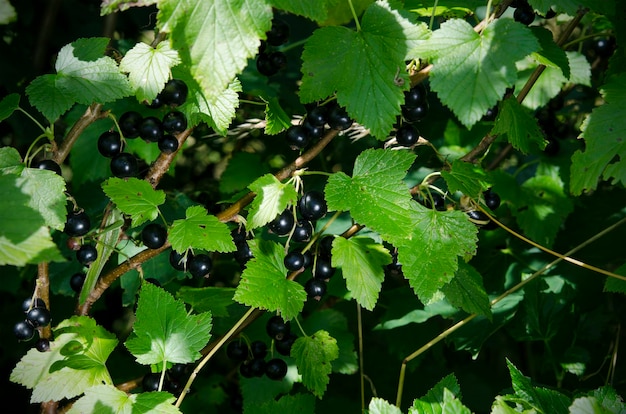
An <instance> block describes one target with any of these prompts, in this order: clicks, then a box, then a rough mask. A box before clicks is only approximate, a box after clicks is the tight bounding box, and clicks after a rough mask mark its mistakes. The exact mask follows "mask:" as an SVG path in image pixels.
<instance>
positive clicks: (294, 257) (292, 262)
mask: <svg viewBox="0 0 626 414" xmlns="http://www.w3.org/2000/svg"><path fill="white" fill-rule="evenodd" d="M284 263H285V267H286V268H287V270H290V271H292V272H295V271H296V270H300V269H302V268H303V267H304V255H303V254H302V253H300V252H296V251H292V252H289V253H287V255H286V256H285V260H284Z"/></svg>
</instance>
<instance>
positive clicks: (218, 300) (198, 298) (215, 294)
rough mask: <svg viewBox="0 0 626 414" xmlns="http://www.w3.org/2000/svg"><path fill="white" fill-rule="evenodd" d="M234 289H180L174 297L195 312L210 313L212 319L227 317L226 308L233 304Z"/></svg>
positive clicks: (188, 287) (211, 287)
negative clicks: (188, 305)
mask: <svg viewBox="0 0 626 414" xmlns="http://www.w3.org/2000/svg"><path fill="white" fill-rule="evenodd" d="M234 294H235V288H227V287H214V286H207V287H201V288H194V287H190V286H183V287H181V288H180V289H179V290H178V292H177V293H176V296H177V297H178V299H180V300H182V301H183V302H185V303H188V304H190V305H191V306H192V307H193V309H194V310H195V311H196V312H211V315H213V317H221V316H228V310H227V308H228V307H229V306H230V305H232V304H233V295H234Z"/></svg>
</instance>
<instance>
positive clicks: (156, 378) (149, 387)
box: [141, 372, 161, 392]
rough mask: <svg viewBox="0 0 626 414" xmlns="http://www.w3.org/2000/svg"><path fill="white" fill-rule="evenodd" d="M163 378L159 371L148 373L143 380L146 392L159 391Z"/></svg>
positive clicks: (142, 383) (142, 384)
mask: <svg viewBox="0 0 626 414" xmlns="http://www.w3.org/2000/svg"><path fill="white" fill-rule="evenodd" d="M160 380H161V374H160V373H158V372H150V373H149V374H146V375H145V376H144V377H143V379H142V380H141V386H142V387H143V391H144V392H150V391H157V390H158V389H159V382H160Z"/></svg>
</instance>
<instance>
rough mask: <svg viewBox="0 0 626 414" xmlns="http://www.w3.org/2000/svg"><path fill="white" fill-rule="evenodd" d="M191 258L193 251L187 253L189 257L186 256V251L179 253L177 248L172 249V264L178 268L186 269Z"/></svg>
mask: <svg viewBox="0 0 626 414" xmlns="http://www.w3.org/2000/svg"><path fill="white" fill-rule="evenodd" d="M190 258H191V253H187V257H185V254H184V253H178V252H177V251H176V250H174V249H172V251H171V252H170V258H169V260H170V265H171V266H172V267H173V268H174V269H176V270H180V271H185V270H186V269H187V263H188V262H189V259H190Z"/></svg>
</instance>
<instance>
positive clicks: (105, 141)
mask: <svg viewBox="0 0 626 414" xmlns="http://www.w3.org/2000/svg"><path fill="white" fill-rule="evenodd" d="M122 147H123V144H122V138H121V137H120V133H119V132H117V131H105V132H103V133H102V134H100V136H99V137H98V152H99V153H100V154H101V155H102V156H104V157H107V158H112V157H114V156H116V155H117V154H119V153H120V152H122Z"/></svg>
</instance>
